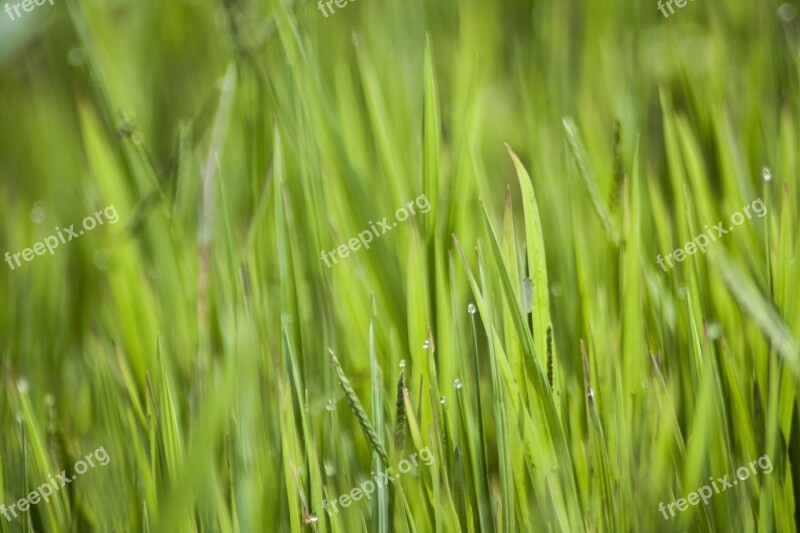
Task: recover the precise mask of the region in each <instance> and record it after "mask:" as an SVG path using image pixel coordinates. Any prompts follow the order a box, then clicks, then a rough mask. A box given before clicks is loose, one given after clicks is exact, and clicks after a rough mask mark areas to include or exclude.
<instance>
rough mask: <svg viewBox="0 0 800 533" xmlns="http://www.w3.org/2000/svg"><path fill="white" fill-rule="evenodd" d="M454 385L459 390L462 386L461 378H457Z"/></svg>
mask: <svg viewBox="0 0 800 533" xmlns="http://www.w3.org/2000/svg"><path fill="white" fill-rule="evenodd" d="M453 387H455V388H456V390H459V389H460V388H461V380H460V379H458V378H456V379H455V381H453Z"/></svg>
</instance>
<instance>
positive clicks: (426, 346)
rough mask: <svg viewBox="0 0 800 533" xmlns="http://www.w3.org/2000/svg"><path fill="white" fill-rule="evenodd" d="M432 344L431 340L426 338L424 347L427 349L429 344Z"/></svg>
mask: <svg viewBox="0 0 800 533" xmlns="http://www.w3.org/2000/svg"><path fill="white" fill-rule="evenodd" d="M430 345H431V343H430V341H429V340H428V339H425V342H423V343H422V349H423V350H427V349H428V346H430Z"/></svg>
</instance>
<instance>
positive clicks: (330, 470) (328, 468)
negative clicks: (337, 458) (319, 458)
mask: <svg viewBox="0 0 800 533" xmlns="http://www.w3.org/2000/svg"><path fill="white" fill-rule="evenodd" d="M323 463H324V465H325V475H326V476H333V475H335V474H336V468H335V467H334V466H333V465H332V464H330V463H329V462H328V461H323Z"/></svg>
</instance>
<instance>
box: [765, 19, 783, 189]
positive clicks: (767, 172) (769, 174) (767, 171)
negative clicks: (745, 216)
mask: <svg viewBox="0 0 800 533" xmlns="http://www.w3.org/2000/svg"><path fill="white" fill-rule="evenodd" d="M787 5H788V4H787ZM761 177H762V178H764V181H771V180H772V171H771V170H770V169H769V167H764V168H762V169H761Z"/></svg>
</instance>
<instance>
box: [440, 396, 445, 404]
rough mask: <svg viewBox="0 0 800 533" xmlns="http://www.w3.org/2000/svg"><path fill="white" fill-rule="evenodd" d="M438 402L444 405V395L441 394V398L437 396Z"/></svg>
mask: <svg viewBox="0 0 800 533" xmlns="http://www.w3.org/2000/svg"><path fill="white" fill-rule="evenodd" d="M439 403H440V404H442V405H444V396H442V397H441V398H439Z"/></svg>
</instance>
